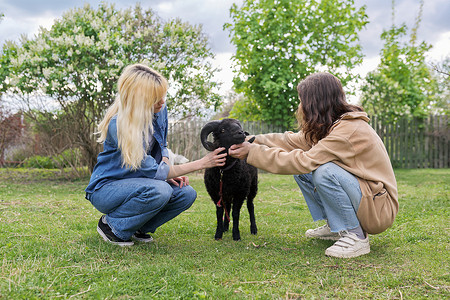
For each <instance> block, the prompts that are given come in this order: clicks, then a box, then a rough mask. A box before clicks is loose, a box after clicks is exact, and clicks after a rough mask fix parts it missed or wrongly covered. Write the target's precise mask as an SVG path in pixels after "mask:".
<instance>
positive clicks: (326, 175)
mask: <svg viewBox="0 0 450 300" xmlns="http://www.w3.org/2000/svg"><path fill="white" fill-rule="evenodd" d="M294 179H295V181H296V182H297V184H298V186H299V187H300V190H301V191H302V193H303V197H304V198H305V200H306V204H307V205H308V208H309V211H310V213H311V216H312V218H313V220H314V221H318V220H327V221H328V225H329V226H330V228H331V231H332V232H340V231H345V230H347V231H348V230H350V229H355V228H357V227H359V226H360V224H359V221H358V218H357V217H356V212H357V211H358V208H359V203H360V202H361V196H362V194H361V188H360V186H359V182H358V179H356V177H355V176H354V175H353V174H351V173H349V172H347V171H346V170H344V169H342V168H341V167H339V166H338V165H336V164H334V163H331V162H329V163H326V164H323V165H322V166H320V167H319V168H318V169H316V170H315V171H313V172H312V173H309V174H302V175H294Z"/></svg>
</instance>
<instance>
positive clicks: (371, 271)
mask: <svg viewBox="0 0 450 300" xmlns="http://www.w3.org/2000/svg"><path fill="white" fill-rule="evenodd" d="M57 175H58V174H57V173H55V172H52V171H41V170H37V171H31V170H28V171H23V170H20V169H19V170H13V169H0V266H1V269H0V299H33V298H52V299H54V298H63V299H64V298H94V299H106V298H108V299H128V298H135V299H155V298H163V299H164V298H165V299H167V298H169V299H173V298H180V299H203V298H205V299H242V298H251V299H254V298H257V299H273V298H275V299H297V298H302V299H327V298H328V299H331V298H333V299H334V298H346V299H368V298H369V299H370V298H373V299H423V298H427V299H444V298H447V299H448V298H449V297H450V274H449V250H450V249H449V230H450V226H449V225H450V224H449V220H450V218H449V208H450V205H449V204H450V201H449V197H450V196H449V183H450V170H449V169H444V170H431V169H426V170H396V175H397V180H398V186H399V196H400V211H399V214H398V216H397V219H396V221H395V223H394V225H393V226H392V227H391V228H390V229H388V230H387V231H386V232H384V233H382V234H379V235H374V236H371V237H370V238H371V250H372V251H371V253H370V254H368V255H365V256H362V257H358V258H355V259H347V260H345V259H335V258H330V257H326V256H325V255H324V251H325V249H326V248H327V247H328V246H330V245H331V244H332V242H331V241H321V240H314V239H306V238H305V237H304V236H303V234H304V232H305V230H307V229H308V228H312V227H314V226H316V225H321V224H314V223H313V222H312V220H311V217H310V214H309V212H308V208H307V207H306V204H305V202H304V200H303V197H302V196H301V194H300V191H299V189H298V187H297V186H296V184H295V182H294V180H293V178H292V177H291V176H278V175H270V174H260V180H259V193H258V195H257V197H256V199H255V207H256V208H255V210H256V222H257V225H258V230H259V232H258V235H257V236H253V235H251V234H250V228H249V227H250V226H249V221H248V213H247V211H246V209H244V208H243V210H242V215H241V238H242V240H241V241H239V242H235V241H233V240H232V237H231V233H230V232H228V233H226V234H225V235H224V238H223V240H221V241H215V240H214V238H213V236H214V232H215V207H214V205H213V203H212V202H211V200H210V199H209V197H208V195H207V193H206V191H205V188H204V185H203V181H202V176H201V175H191V176H190V182H191V185H192V186H193V187H194V188H195V189H196V190H197V191H198V198H197V200H196V202H195V203H194V205H193V206H192V207H191V208H190V209H189V210H188V211H186V212H184V213H183V214H181V215H180V216H179V217H177V218H176V219H174V220H172V221H171V222H169V223H167V224H165V225H163V226H162V227H161V228H159V229H158V230H157V232H156V233H155V234H154V238H155V240H156V241H155V243H152V244H151V245H150V246H149V245H145V244H135V245H134V246H133V247H129V248H120V247H117V246H114V245H110V244H107V243H105V242H104V241H103V240H102V239H101V238H100V237H99V235H98V234H97V232H96V224H97V221H98V218H99V217H100V216H101V214H100V213H99V212H98V211H96V210H95V209H94V208H93V207H92V206H91V205H90V203H89V202H88V201H87V200H85V199H84V197H83V196H84V195H83V190H84V187H85V185H86V183H87V180H78V181H76V182H70V181H68V180H67V179H65V180H61V179H58V176H57Z"/></svg>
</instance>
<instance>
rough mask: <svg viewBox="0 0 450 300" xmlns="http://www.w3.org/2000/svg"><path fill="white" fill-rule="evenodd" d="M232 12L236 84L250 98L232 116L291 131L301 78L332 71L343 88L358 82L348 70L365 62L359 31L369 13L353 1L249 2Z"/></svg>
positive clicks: (230, 24)
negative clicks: (274, 125) (282, 127)
mask: <svg viewBox="0 0 450 300" xmlns="http://www.w3.org/2000/svg"><path fill="white" fill-rule="evenodd" d="M230 13H231V18H232V22H231V23H229V24H225V28H228V29H229V30H230V36H231V41H232V43H233V44H234V45H235V46H236V54H235V55H234V57H233V59H234V62H235V63H236V68H235V71H236V73H237V74H239V75H237V76H236V77H235V78H234V80H233V82H234V84H235V88H236V90H237V91H238V92H242V93H244V95H245V97H246V98H247V99H248V100H247V102H245V103H242V105H241V106H238V107H236V109H233V111H232V114H233V116H236V117H238V118H242V119H248V118H251V116H254V117H253V118H252V120H258V119H262V120H264V121H268V122H271V123H275V124H276V125H284V126H287V127H289V126H291V125H292V124H291V122H292V119H293V114H294V112H295V111H296V109H297V106H298V94H297V91H296V86H297V84H298V82H299V81H300V80H301V79H302V78H304V77H306V76H307V75H309V74H311V73H314V72H318V71H329V72H332V73H333V74H334V75H336V76H338V77H339V78H340V79H341V80H342V82H343V84H344V85H345V84H346V83H347V82H349V81H351V80H353V79H355V78H356V76H355V75H353V74H351V72H350V71H351V69H352V68H353V67H354V66H355V65H357V64H359V63H361V61H362V53H361V46H360V45H359V44H358V31H360V30H361V29H362V28H363V27H364V26H365V24H366V23H367V15H366V13H365V7H361V8H359V9H356V8H355V5H354V1H353V0H345V1H337V0H322V1H319V0H307V1H293V0H262V1H256V0H246V1H244V3H243V5H242V7H240V8H238V6H237V5H236V4H234V5H233V6H232V7H231V9H230Z"/></svg>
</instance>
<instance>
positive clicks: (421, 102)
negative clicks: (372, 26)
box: [361, 25, 438, 121]
mask: <svg viewBox="0 0 450 300" xmlns="http://www.w3.org/2000/svg"><path fill="white" fill-rule="evenodd" d="M406 33H407V27H406V25H403V26H401V27H395V26H392V28H391V29H389V30H387V31H384V32H383V33H382V35H381V39H382V40H383V41H384V47H383V49H382V50H381V54H380V56H381V62H380V64H379V65H378V67H377V69H376V70H375V71H372V72H369V73H368V74H367V77H366V79H365V83H364V84H363V86H362V87H361V91H362V95H361V102H362V105H363V107H364V108H365V109H366V111H367V112H368V113H369V114H372V115H376V116H380V117H381V116H384V117H385V118H386V120H388V121H395V120H396V119H397V118H398V117H399V116H403V115H409V116H414V117H419V118H424V117H425V116H426V115H427V114H428V112H429V104H430V103H432V102H433V101H435V100H436V94H437V89H438V86H437V82H436V79H435V78H434V77H433V75H432V73H431V70H430V68H429V67H428V66H427V64H426V62H425V53H426V52H427V51H428V50H429V49H430V48H431V46H430V45H428V44H426V43H425V42H422V43H420V44H419V45H417V46H416V45H414V44H410V43H407V42H402V41H401V38H402V37H403V36H405V35H406Z"/></svg>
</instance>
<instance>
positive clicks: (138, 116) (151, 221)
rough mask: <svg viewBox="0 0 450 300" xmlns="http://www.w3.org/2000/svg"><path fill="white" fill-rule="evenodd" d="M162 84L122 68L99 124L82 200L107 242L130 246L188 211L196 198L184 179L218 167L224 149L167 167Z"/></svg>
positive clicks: (150, 74)
mask: <svg viewBox="0 0 450 300" xmlns="http://www.w3.org/2000/svg"><path fill="white" fill-rule="evenodd" d="M167 89H168V83H167V80H166V79H165V78H164V77H163V76H161V75H160V74H159V73H158V72H157V71H155V70H153V69H151V68H150V67H148V66H146V65H142V64H134V65H130V66H127V67H126V68H125V69H124V71H123V73H122V74H121V76H120V78H119V81H118V95H117V97H116V99H115V101H114V103H113V104H112V105H111V106H110V107H109V109H108V111H107V112H106V115H105V117H104V119H103V120H102V121H101V123H100V124H99V134H100V137H99V139H98V142H100V143H103V151H102V152H101V153H100V154H99V155H98V159H97V164H96V166H95V167H94V171H93V173H92V176H91V179H90V182H89V185H88V186H87V188H86V190H85V191H86V199H88V200H89V201H90V202H91V203H92V205H94V207H95V208H96V209H98V210H99V211H100V212H102V213H103V214H105V215H103V216H102V217H101V218H100V220H99V222H98V226H97V231H98V233H99V234H100V235H101V236H102V237H103V239H104V240H105V241H107V242H110V243H113V244H117V245H119V246H131V245H133V241H132V239H134V240H137V241H141V242H151V241H152V240H153V238H152V237H151V236H150V235H149V234H148V233H149V232H152V233H153V232H155V230H156V229H157V228H158V227H159V226H161V225H162V224H164V223H166V222H167V221H169V220H171V219H173V218H174V217H176V216H177V215H179V214H180V213H182V212H183V211H185V210H186V209H188V208H189V207H190V206H191V205H192V203H193V202H194V200H195V199H196V197H197V193H196V191H195V190H194V189H193V188H192V187H191V186H189V180H188V178H187V177H185V176H182V175H185V174H187V173H190V172H193V171H197V170H201V169H205V168H212V167H215V166H223V165H224V164H225V157H226V153H225V154H220V155H219V152H220V151H223V150H224V148H220V149H217V150H216V151H214V152H211V153H209V154H207V155H206V156H205V157H203V158H201V159H199V160H196V161H193V162H189V163H186V164H183V165H173V166H172V165H170V164H169V161H168V157H169V153H168V150H167V127H168V122H167V107H166V106H165V97H166V93H167Z"/></svg>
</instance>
